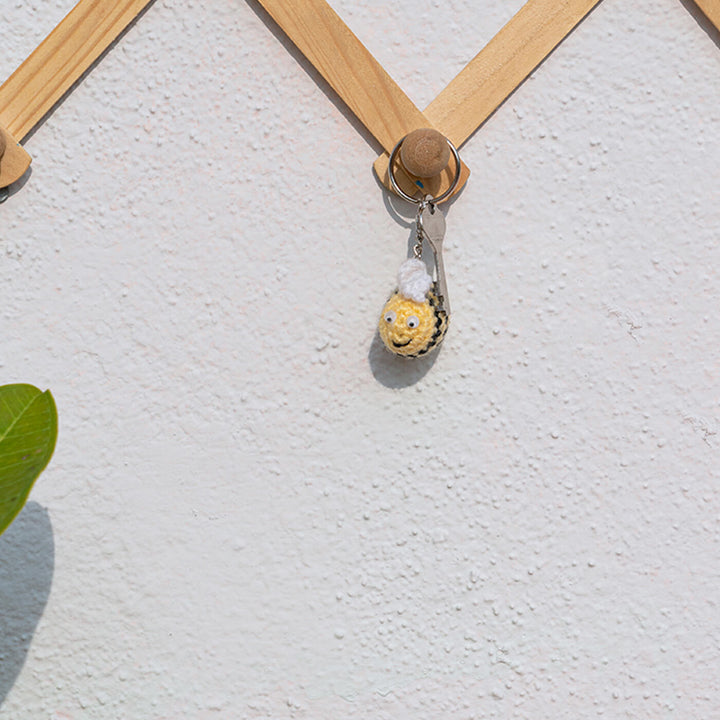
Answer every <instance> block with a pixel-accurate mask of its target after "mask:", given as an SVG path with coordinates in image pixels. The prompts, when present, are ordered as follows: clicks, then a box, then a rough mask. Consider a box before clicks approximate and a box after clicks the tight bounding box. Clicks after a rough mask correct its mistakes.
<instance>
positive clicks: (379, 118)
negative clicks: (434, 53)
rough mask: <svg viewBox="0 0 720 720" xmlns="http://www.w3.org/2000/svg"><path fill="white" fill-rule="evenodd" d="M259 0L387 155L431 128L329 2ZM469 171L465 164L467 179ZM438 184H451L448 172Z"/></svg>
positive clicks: (410, 187)
mask: <svg viewBox="0 0 720 720" xmlns="http://www.w3.org/2000/svg"><path fill="white" fill-rule="evenodd" d="M259 2H260V4H261V5H262V6H263V7H264V8H265V10H267V12H268V13H269V14H270V16H271V17H272V18H273V20H275V22H276V23H277V24H278V25H279V26H280V28H282V30H283V32H285V34H286V35H287V36H288V37H289V38H290V40H292V42H293V43H294V44H295V45H296V46H297V48H298V50H300V52H302V54H303V55H304V56H305V57H306V58H307V59H308V60H309V61H310V62H311V63H312V65H313V66H314V67H315V68H316V69H317V71H318V72H319V73H320V74H321V75H322V77H323V78H324V79H325V80H326V81H327V82H328V84H329V85H330V87H332V89H333V90H334V91H335V92H336V93H337V94H338V95H339V96H340V98H341V99H342V100H343V102H344V103H345V104H346V105H347V106H348V107H349V108H350V110H351V111H352V112H353V113H354V114H355V116H356V117H357V118H358V119H359V120H360V122H361V123H362V124H363V125H364V126H365V127H366V128H367V129H368V130H369V131H370V133H371V134H372V135H373V137H374V138H375V139H376V140H377V141H378V142H379V143H380V145H382V147H383V148H384V149H385V150H386V151H387V152H388V153H389V152H390V151H391V150H392V148H393V147H394V146H395V143H397V142H398V140H400V139H401V138H403V137H404V136H405V135H407V134H408V133H409V132H411V131H412V130H417V129H418V128H423V127H429V126H432V123H431V122H428V120H427V118H426V117H425V116H424V115H423V113H421V112H420V111H419V110H418V109H417V107H415V105H414V104H413V102H412V100H410V98H408V96H407V95H406V94H405V93H404V92H403V90H402V89H401V88H400V87H399V86H398V85H397V83H396V82H395V81H394V80H393V79H392V78H391V77H390V75H388V73H387V72H386V71H385V69H384V68H383V67H382V65H380V63H379V62H378V61H377V60H376V59H375V58H374V57H373V56H372V55H371V53H370V52H369V51H368V50H367V48H366V47H365V46H364V45H363V44H362V43H361V42H360V40H358V38H357V37H356V36H355V35H354V34H353V33H352V31H351V30H350V29H349V28H348V27H347V25H345V23H344V22H343V21H342V20H341V19H340V17H339V16H338V15H337V13H336V12H335V11H334V10H333V9H332V8H331V7H330V6H329V5H328V4H327V2H325V0H293V2H287V1H286V0H259ZM386 165H387V163H386ZM468 175H469V171H468V170H467V168H463V175H462V181H463V182H464V180H465V179H466V178H467V176H468ZM398 180H399V181H400V182H401V183H402V186H403V189H405V190H406V192H408V194H412V192H413V191H417V189H418V188H417V185H416V184H415V183H414V182H413V180H411V179H409V178H408V176H406V175H405V174H404V173H398ZM438 183H439V188H443V189H444V188H445V187H447V186H448V184H447V183H448V181H447V174H445V175H443V176H440V178H439V180H438ZM458 189H459V188H458ZM440 191H442V190H440ZM434 194H437V193H434Z"/></svg>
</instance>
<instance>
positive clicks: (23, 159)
mask: <svg viewBox="0 0 720 720" xmlns="http://www.w3.org/2000/svg"><path fill="white" fill-rule="evenodd" d="M0 136H2V138H3V140H4V141H5V151H4V152H3V153H2V155H1V156H0V188H4V187H7V186H8V185H11V184H12V183H14V182H16V181H17V180H19V179H20V178H21V177H22V176H23V175H24V174H25V171H26V170H27V169H28V168H29V167H30V163H31V162H32V158H31V157H30V155H29V154H28V153H27V151H26V150H25V148H23V146H22V145H20V144H19V143H18V142H17V140H15V138H14V137H13V136H12V135H11V134H10V133H9V132H8V131H7V130H6V129H5V128H3V127H2V126H0Z"/></svg>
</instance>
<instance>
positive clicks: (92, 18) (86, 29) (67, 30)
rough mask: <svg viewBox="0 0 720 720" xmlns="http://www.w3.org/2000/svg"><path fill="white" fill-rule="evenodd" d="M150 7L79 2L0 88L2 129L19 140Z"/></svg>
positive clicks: (132, 2) (112, 0) (136, 0)
mask: <svg viewBox="0 0 720 720" xmlns="http://www.w3.org/2000/svg"><path fill="white" fill-rule="evenodd" d="M149 2H151V0H80V2H79V3H78V4H77V5H76V6H75V7H74V8H73V9H72V10H71V11H70V12H69V13H68V15H67V16H66V17H65V19H64V20H62V21H61V22H60V24H59V25H58V26H57V27H56V28H55V29H54V30H53V31H52V32H51V33H50V34H49V35H48V36H47V37H46V38H45V40H43V42H42V43H41V44H40V45H38V47H37V48H36V49H35V51H34V52H33V53H32V54H31V55H30V56H29V57H28V58H27V60H25V62H23V63H22V65H20V67H19V68H18V69H17V70H16V71H15V72H14V73H13V74H12V75H11V76H10V77H9V78H8V79H7V80H6V81H5V83H3V85H2V86H1V87H0V124H2V125H4V126H5V128H6V130H7V131H8V132H9V133H10V134H11V135H12V136H13V137H14V138H15V139H16V140H17V141H21V140H22V139H23V138H24V137H25V136H26V135H27V134H28V133H29V132H30V130H32V128H33V127H34V126H35V125H36V124H37V123H38V122H39V121H40V120H42V118H43V117H44V116H45V114H46V113H47V112H48V111H49V110H50V109H51V108H52V106H53V105H54V104H55V103H56V102H57V101H58V100H60V98H61V97H62V96H63V95H64V94H65V93H66V92H67V91H68V90H69V89H70V87H71V86H72V84H73V83H74V82H75V81H76V80H77V79H78V78H79V77H80V76H81V75H82V74H83V73H84V72H85V71H86V70H87V69H88V68H89V67H90V65H92V63H93V62H94V61H95V60H97V58H98V57H99V56H100V55H101V54H102V52H103V51H104V50H105V49H106V48H107V47H108V46H109V45H110V43H112V41H113V40H115V38H117V36H118V35H119V34H120V33H121V32H122V31H123V30H124V29H125V28H126V27H127V26H128V24H129V23H130V22H131V21H132V20H133V18H135V17H136V16H137V15H138V13H140V12H141V11H142V9H143V8H144V7H145V6H146V5H148V3H149ZM0 186H2V185H1V184H0Z"/></svg>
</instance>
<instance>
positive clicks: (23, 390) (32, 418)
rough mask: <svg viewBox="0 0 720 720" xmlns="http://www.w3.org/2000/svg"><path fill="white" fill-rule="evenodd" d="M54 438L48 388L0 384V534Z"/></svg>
mask: <svg viewBox="0 0 720 720" xmlns="http://www.w3.org/2000/svg"><path fill="white" fill-rule="evenodd" d="M56 439H57V410H56V409H55V401H54V400H53V396H52V395H51V394H50V391H49V390H46V391H45V392H41V391H40V390H38V389H37V388H36V387H33V386H32V385H2V386H0V535H2V533H3V532H4V531H5V529H6V528H7V526H8V525H10V523H11V522H12V521H13V520H14V519H15V516H16V515H17V514H18V513H19V512H20V510H22V507H23V505H24V504H25V501H26V500H27V496H28V495H29V494H30V490H31V489H32V486H33V483H34V482H35V479H36V478H37V476H38V475H39V474H40V473H41V472H42V471H43V470H44V469H45V466H46V465H47V464H48V462H49V461H50V458H51V457H52V454H53V450H54V449H55V440H56Z"/></svg>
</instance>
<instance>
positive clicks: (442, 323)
mask: <svg viewBox="0 0 720 720" xmlns="http://www.w3.org/2000/svg"><path fill="white" fill-rule="evenodd" d="M436 290H437V285H436V284H435V283H433V286H432V288H431V289H430V292H429V293H428V298H427V299H428V303H429V304H430V307H431V308H432V310H433V316H434V318H435V331H434V332H433V336H432V337H431V338H430V340H429V341H428V344H427V345H426V346H425V347H424V348H423V349H422V350H420V351H418V352H417V353H415V354H414V355H407V356H406V357H408V358H417V357H422V356H423V355H426V354H427V353H429V352H430V351H431V350H432V349H433V348H435V347H437V346H438V345H439V344H440V343H441V342H442V340H443V338H444V337H445V333H446V332H447V328H448V314H447V313H446V312H445V310H443V309H442V308H441V307H440V299H439V298H438V296H437V294H436Z"/></svg>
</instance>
